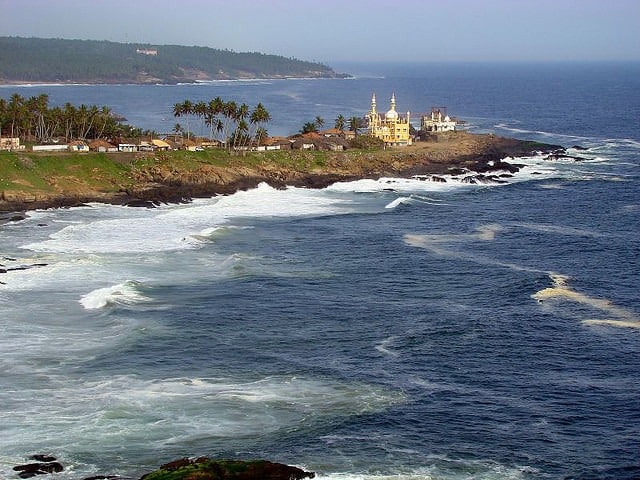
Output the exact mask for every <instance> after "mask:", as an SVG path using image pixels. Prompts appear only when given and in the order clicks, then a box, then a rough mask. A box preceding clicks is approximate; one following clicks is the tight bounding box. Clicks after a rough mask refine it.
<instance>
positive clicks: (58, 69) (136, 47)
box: [0, 37, 348, 83]
mask: <svg viewBox="0 0 640 480" xmlns="http://www.w3.org/2000/svg"><path fill="white" fill-rule="evenodd" d="M346 76H348V75H343V74H338V73H336V72H335V71H333V69H332V68H330V67H329V66H327V65H323V64H321V63H315V62H306V61H302V60H297V59H295V58H286V57H282V56H278V55H267V54H263V53H257V52H251V53H249V52H242V53H239V52H234V51H231V50H219V49H215V48H209V47H185V46H180V45H149V44H135V43H116V42H108V41H96V40H64V39H47V38H23V37H0V83H16V82H31V83H34V82H36V83H37V82H46V83H179V82H196V81H207V80H221V79H243V78H309V77H310V78H338V77H346Z"/></svg>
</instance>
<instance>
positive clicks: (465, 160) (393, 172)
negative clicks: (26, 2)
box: [0, 132, 568, 222]
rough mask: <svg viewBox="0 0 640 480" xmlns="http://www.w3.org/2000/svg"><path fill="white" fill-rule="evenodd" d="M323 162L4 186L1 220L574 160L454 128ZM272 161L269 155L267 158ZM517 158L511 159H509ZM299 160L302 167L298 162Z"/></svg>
mask: <svg viewBox="0 0 640 480" xmlns="http://www.w3.org/2000/svg"><path fill="white" fill-rule="evenodd" d="M325 153H326V161H325V163H324V165H323V166H322V167H317V166H316V165H313V156H312V155H311V154H310V153H306V152H292V153H291V155H292V157H293V156H295V158H296V162H291V164H284V165H283V164H282V163H277V162H274V161H268V160H264V161H260V162H258V163H256V162H253V163H247V162H243V158H242V157H236V158H235V159H234V160H233V161H232V162H230V163H229V165H227V166H223V167H221V166H214V165H209V164H202V165H201V166H200V167H199V168H198V170H197V171H184V170H181V169H180V168H179V167H176V166H175V165H174V164H172V163H171V161H158V162H156V163H154V164H152V165H147V166H145V167H140V168H137V167H136V168H132V171H131V176H132V178H133V183H132V185H129V186H127V187H123V188H120V189H119V190H118V191H115V192H113V191H111V192H102V191H97V190H96V189H91V188H87V187H84V188H77V189H69V188H66V189H62V190H60V191H55V192H50V191H48V192H44V191H43V192H35V193H34V192H33V191H30V192H26V191H20V190H13V191H7V190H5V191H3V192H1V194H0V212H5V214H4V215H0V222H1V221H5V222H6V221H9V220H12V219H13V220H17V219H19V218H20V213H19V212H25V211H28V210H35V209H48V208H60V207H71V206H78V205H82V204H86V203H89V202H99V203H110V204H117V205H128V206H143V207H153V206H154V205H158V204H161V203H180V202H188V201H190V200H191V199H193V198H201V197H210V196H214V195H220V194H232V193H234V192H237V191H239V190H247V189H250V188H254V187H256V186H257V185H258V184H260V183H262V182H265V183H267V184H269V185H271V186H273V187H275V188H284V187H286V186H296V187H305V188H324V187H326V186H328V185H331V184H332V183H335V182H342V181H351V180H357V179H365V178H370V179H379V178H382V177H402V178H408V177H412V176H417V175H419V176H423V178H426V177H428V176H431V178H430V179H431V180H433V181H446V180H445V179H444V178H442V177H441V175H444V174H451V175H459V176H462V180H463V181H465V182H468V183H480V182H489V181H495V182H499V181H501V178H502V179H503V178H504V177H505V176H510V175H513V174H514V173H516V172H517V171H518V170H519V168H520V165H518V164H517V160H511V159H517V157H521V156H527V155H533V154H536V153H542V154H546V155H548V157H549V158H550V159H558V158H562V157H568V155H567V153H566V150H565V149H564V147H562V146H559V145H550V144H543V143H538V142H531V141H525V140H517V139H513V138H506V137H498V136H495V135H491V134H484V135H478V134H470V133H467V132H451V133H449V134H445V135H440V136H438V137H437V138H434V139H432V140H431V141H426V142H418V143H416V144H414V145H413V146H409V147H403V148H397V149H393V150H392V149H389V150H384V151H369V150H361V151H346V152H325ZM265 158H266V157H265ZM507 158H509V159H510V160H509V161H506V160H505V159H507ZM293 164H295V166H292V165H293Z"/></svg>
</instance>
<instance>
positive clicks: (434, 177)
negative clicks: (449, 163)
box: [431, 175, 447, 183]
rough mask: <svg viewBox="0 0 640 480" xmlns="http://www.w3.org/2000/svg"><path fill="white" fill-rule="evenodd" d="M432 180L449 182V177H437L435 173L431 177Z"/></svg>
mask: <svg viewBox="0 0 640 480" xmlns="http://www.w3.org/2000/svg"><path fill="white" fill-rule="evenodd" d="M431 181H432V182H440V183H447V179H446V178H442V177H436V176H435V175H433V176H432V177H431Z"/></svg>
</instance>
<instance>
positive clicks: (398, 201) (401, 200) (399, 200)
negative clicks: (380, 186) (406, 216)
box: [384, 197, 411, 210]
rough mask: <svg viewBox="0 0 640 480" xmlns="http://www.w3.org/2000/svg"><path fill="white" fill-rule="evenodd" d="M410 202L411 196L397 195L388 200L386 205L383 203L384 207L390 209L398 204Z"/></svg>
mask: <svg viewBox="0 0 640 480" xmlns="http://www.w3.org/2000/svg"><path fill="white" fill-rule="evenodd" d="M410 203H411V197H398V198H396V199H395V200H393V201H392V202H389V203H388V204H387V205H385V207H384V208H386V209H389V210H392V209H394V208H396V207H398V206H400V205H408V204H410Z"/></svg>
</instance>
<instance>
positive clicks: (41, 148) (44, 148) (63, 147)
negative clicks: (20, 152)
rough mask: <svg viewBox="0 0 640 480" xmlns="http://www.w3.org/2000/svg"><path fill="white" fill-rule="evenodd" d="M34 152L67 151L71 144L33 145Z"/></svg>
mask: <svg viewBox="0 0 640 480" xmlns="http://www.w3.org/2000/svg"><path fill="white" fill-rule="evenodd" d="M31 150H32V151H34V152H66V151H68V150H69V145H67V144H66V143H65V144H58V143H55V144H49V145H34V146H33V147H31Z"/></svg>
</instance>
